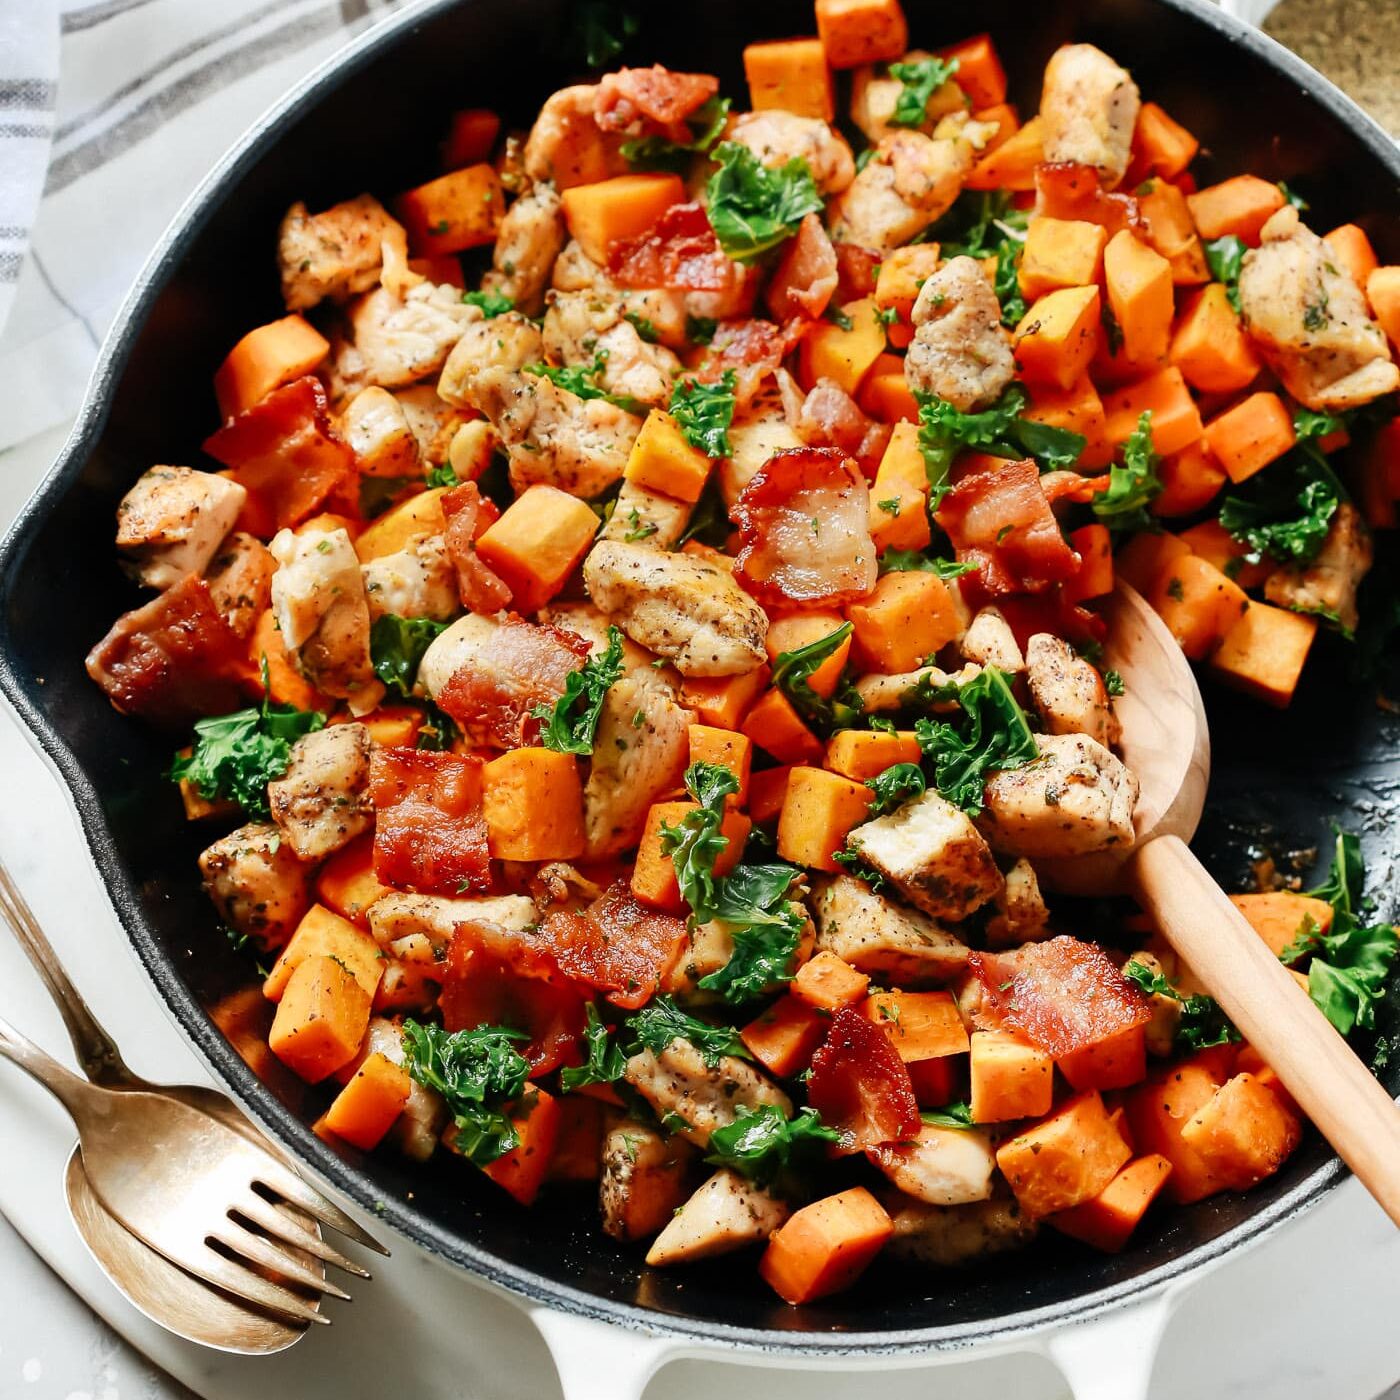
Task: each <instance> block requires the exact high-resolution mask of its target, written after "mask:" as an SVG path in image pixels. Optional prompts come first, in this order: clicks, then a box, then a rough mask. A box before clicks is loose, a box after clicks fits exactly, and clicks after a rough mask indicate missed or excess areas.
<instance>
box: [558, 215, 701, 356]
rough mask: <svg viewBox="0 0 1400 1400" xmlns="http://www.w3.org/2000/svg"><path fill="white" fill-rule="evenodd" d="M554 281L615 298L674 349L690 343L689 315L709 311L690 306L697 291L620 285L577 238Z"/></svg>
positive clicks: (564, 287)
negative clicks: (689, 303) (687, 321)
mask: <svg viewBox="0 0 1400 1400" xmlns="http://www.w3.org/2000/svg"><path fill="white" fill-rule="evenodd" d="M552 284H553V286H554V289H555V290H556V291H559V292H592V293H593V294H594V295H595V296H597V297H598V298H599V299H616V300H617V301H619V302H620V303H621V305H622V308H623V310H624V311H627V312H630V313H631V314H632V315H633V316H636V317H637V318H638V319H639V320H644V321H647V322H649V323H650V325H651V326H652V328H653V329H654V330H655V331H656V339H657V343H658V344H661V345H669V346H670V347H671V349H672V350H684V349H686V348H687V347H688V346H689V344H690V340H689V337H688V336H687V335H686V317H687V315H691V316H698V315H701V314H709V313H701V312H698V311H696V310H694V309H693V308H691V307H690V306H689V305H688V298H690V297H695V296H699V295H701V294H700V293H698V292H681V291H672V290H670V289H668V288H665V287H653V288H635V287H619V286H618V284H617V283H616V282H614V281H613V279H612V278H611V277H610V276H609V275H608V271H607V269H606V268H604V267H601V266H600V265H599V264H598V263H595V262H594V261H593V259H592V258H590V257H589V256H588V254H587V253H585V252H584V251H583V249H582V248H581V247H580V246H579V245H578V242H577V241H576V240H574V239H570V241H569V242H568V243H566V244H565V245H564V251H563V252H562V253H560V254H559V257H558V258H557V259H556V260H555V263H554V275H553V278H552ZM709 295H720V294H719V293H710V294H709ZM715 319H717V320H718V319H722V318H720V317H716V318H715Z"/></svg>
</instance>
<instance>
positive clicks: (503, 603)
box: [442, 481, 511, 614]
mask: <svg viewBox="0 0 1400 1400" xmlns="http://www.w3.org/2000/svg"><path fill="white" fill-rule="evenodd" d="M442 513H443V515H445V516H446V517H447V529H446V531H445V532H444V534H443V542H444V543H445V544H446V546H447V557H448V558H449V559H451V560H452V567H453V568H454V569H456V571H457V596H458V597H459V598H460V599H461V600H462V606H463V607H464V608H467V609H469V610H470V611H471V612H475V613H488V614H489V613H498V612H500V610H501V609H502V608H508V607H510V600H511V592H510V587H509V585H508V584H507V583H506V582H505V580H504V579H502V578H501V576H500V575H499V574H498V573H496V571H495V570H494V569H492V568H491V567H490V566H489V565H488V564H487V563H486V562H485V561H484V560H483V559H482V558H481V556H480V555H479V554H478V553H477V552H476V541H477V540H478V539H480V538H481V534H482V531H484V530H485V529H486V527H487V526H488V525H490V524H491V522H492V520H494V519H495V518H496V517H497V516H499V514H500V512H499V511H498V510H496V506H495V503H494V502H493V501H489V500H485V499H483V497H482V495H481V492H480V491H479V490H478V489H477V485H476V482H474V481H464V482H463V483H462V484H461V485H460V486H454V487H453V488H452V489H451V490H450V491H446V492H444V493H443V497H442Z"/></svg>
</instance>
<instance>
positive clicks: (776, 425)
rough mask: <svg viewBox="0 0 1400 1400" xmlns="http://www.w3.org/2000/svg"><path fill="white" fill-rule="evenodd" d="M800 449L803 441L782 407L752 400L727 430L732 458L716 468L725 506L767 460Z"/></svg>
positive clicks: (729, 503)
mask: <svg viewBox="0 0 1400 1400" xmlns="http://www.w3.org/2000/svg"><path fill="white" fill-rule="evenodd" d="M801 446H802V439H801V438H800V437H798V436H797V432H796V430H795V429H794V428H793V427H792V425H791V424H790V423H789V422H788V420H787V417H786V415H785V414H784V412H783V409H782V405H781V404H778V403H774V402H771V401H768V400H755V401H754V403H753V405H752V407H751V410H750V412H749V413H748V414H747V416H745V417H744V418H742V419H741V420H740V421H738V422H736V423H734V424H732V425H731V426H730V429H729V447H730V452H731V455H730V456H728V457H726V458H724V459H723V460H722V461H721V462H720V464H719V489H720V494H721V495H722V496H723V497H724V502H725V504H726V505H727V506H730V507H732V506H733V505H734V502H735V501H737V500H738V499H739V494H740V492H741V491H743V489H744V487H746V486H747V485H748V484H749V482H751V481H752V480H753V479H754V477H755V476H756V475H757V474H758V469H759V468H760V467H762V466H764V465H765V464H766V463H767V461H768V459H769V458H770V457H774V456H776V455H777V454H778V453H779V452H788V451H791V450H792V449H793V448H795V447H801Z"/></svg>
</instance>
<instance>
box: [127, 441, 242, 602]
mask: <svg viewBox="0 0 1400 1400" xmlns="http://www.w3.org/2000/svg"><path fill="white" fill-rule="evenodd" d="M247 499H248V493H247V491H246V490H245V489H244V488H243V487H242V486H240V485H239V484H238V483H237V482H235V481H230V480H229V479H228V478H227V477H223V476H217V475H215V474H214V473H213V472H197V471H195V470H194V468H193V467H166V466H160V467H152V468H150V470H149V471H146V472H143V473H142V474H141V475H140V476H139V477H138V478H137V480H136V485H135V486H133V487H132V488H131V490H129V491H128V492H127V493H126V495H125V496H123V497H122V499H121V504H120V505H118V506H117V548H118V549H119V550H120V551H121V552H122V554H123V555H124V556H125V559H126V563H127V568H128V570H129V572H130V573H131V574H132V576H133V577H135V578H136V580H137V581H138V582H140V583H143V584H145V585H146V587H147V588H169V587H170V586H171V584H175V583H179V581H180V580H181V579H182V578H184V576H185V575H186V574H202V573H203V572H204V571H205V569H206V568H208V567H209V561H210V560H211V559H213V557H214V555H215V554H216V553H217V552H218V549H219V545H220V544H221V543H222V542H223V539H224V536H225V535H227V534H228V532H229V531H230V530H231V529H233V522H234V521H235V520H237V519H238V513H239V511H241V510H242V509H243V502H244V501H246V500H247Z"/></svg>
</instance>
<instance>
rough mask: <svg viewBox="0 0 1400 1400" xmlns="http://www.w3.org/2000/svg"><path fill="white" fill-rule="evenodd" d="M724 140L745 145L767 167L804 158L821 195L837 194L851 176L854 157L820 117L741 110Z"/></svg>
mask: <svg viewBox="0 0 1400 1400" xmlns="http://www.w3.org/2000/svg"><path fill="white" fill-rule="evenodd" d="M728 139H729V140H731V141H737V142H738V143H739V145H741V146H747V147H748V148H749V150H751V151H752V152H753V153H754V155H756V156H757V157H758V159H759V160H760V161H761V162H762V163H763V164H764V165H767V166H772V167H775V168H776V167H781V166H784V165H786V164H787V163H788V162H789V161H790V160H802V161H805V162H806V163H807V168H808V169H809V170H810V171H811V172H812V178H813V179H814V180H815V181H816V182H817V189H818V191H819V192H820V193H821V194H823V195H833V194H840V193H841V191H842V190H844V189H846V188H847V187H848V186H849V185H850V183H851V181H852V180H854V179H855V175H856V162H855V157H854V156H852V155H851V148H850V146H849V144H847V141H846V138H845V137H844V136H842V135H841V133H840V132H839V131H837V130H836V129H835V128H834V127H833V126H832V125H831V124H830V122H824V121H822V120H821V118H820V117H799V116H796V115H794V114H793V113H792V112H784V111H782V110H780V109H773V108H770V109H769V110H767V111H761V112H745V113H743V115H742V116H739V117H736V118H735V119H734V123H733V125H732V126H731V127H730V129H729V138H728Z"/></svg>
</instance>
